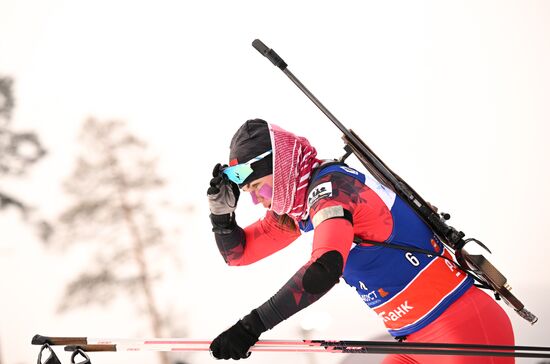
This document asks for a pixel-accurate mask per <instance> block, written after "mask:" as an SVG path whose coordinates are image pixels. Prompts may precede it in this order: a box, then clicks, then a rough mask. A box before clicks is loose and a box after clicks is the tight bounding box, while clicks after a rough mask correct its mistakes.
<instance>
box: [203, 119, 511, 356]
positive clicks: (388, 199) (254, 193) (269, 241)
mask: <svg viewBox="0 0 550 364" xmlns="http://www.w3.org/2000/svg"><path fill="white" fill-rule="evenodd" d="M240 189H241V190H242V191H243V192H248V193H250V195H251V197H252V200H253V201H254V203H255V204H261V205H263V207H265V208H266V209H267V212H266V215H265V217H264V218H262V219H260V220H259V221H256V222H254V223H252V224H251V225H249V226H247V227H245V228H241V227H240V226H239V225H238V224H237V222H236V218H235V208H236V206H237V201H238V199H239V195H240ZM207 195H208V201H209V207H210V212H211V215H210V219H211V222H212V226H213V228H212V231H213V232H214V235H215V239H216V243H217V247H218V249H219V251H220V253H221V255H222V257H223V258H224V260H225V262H226V263H227V264H228V265H231V266H240V265H248V264H252V263H254V262H257V261H259V260H260V259H263V258H265V257H267V256H269V255H271V254H273V253H275V252H277V251H279V250H281V249H283V248H284V247H286V246H288V245H289V244H290V243H292V242H293V241H294V240H296V239H297V238H298V237H299V236H300V235H301V233H304V232H308V231H312V230H313V231H314V234H313V249H312V252H311V258H310V259H309V261H308V262H306V263H305V264H304V265H303V266H302V267H300V268H299V269H298V271H297V272H296V273H295V274H294V275H293V276H292V277H290V279H289V280H288V282H287V283H286V284H285V285H284V286H283V287H282V288H281V289H280V290H279V291H277V292H276V293H275V294H274V295H273V296H272V297H271V298H269V299H268V300H267V301H266V302H265V303H264V304H262V305H260V306H259V307H257V308H255V309H253V310H252V311H251V312H250V313H249V314H248V315H246V316H244V317H243V318H242V319H240V320H238V321H237V322H236V323H235V324H234V325H233V326H232V327H230V328H229V329H227V330H226V331H224V332H222V333H221V334H220V335H219V336H218V337H216V338H215V339H214V340H213V342H212V344H211V346H210V349H211V352H212V354H213V355H214V356H215V357H216V358H218V359H241V358H247V357H248V356H249V355H250V354H249V348H250V347H251V346H253V345H254V344H255V343H256V342H257V341H258V339H259V337H260V335H261V334H262V333H263V332H265V331H267V330H269V329H272V328H273V327H274V326H276V325H277V324H278V323H280V322H281V321H283V320H286V319H287V318H289V317H290V316H292V315H293V314H295V313H296V312H298V311H299V310H302V309H303V308H305V307H307V306H309V305H311V304H312V303H314V302H315V301H317V300H318V299H319V298H320V297H322V296H323V295H324V294H326V293H327V292H328V291H329V290H330V289H331V288H332V287H333V286H334V285H335V284H336V283H338V282H339V280H340V278H341V277H343V279H344V280H345V282H346V283H347V284H349V285H350V286H353V287H355V289H356V291H357V293H358V294H359V296H360V297H361V298H362V299H363V301H364V302H365V303H366V304H367V305H368V306H369V307H370V308H371V309H373V310H374V312H375V313H376V314H377V315H378V316H379V317H380V319H381V320H382V321H383V322H384V324H385V326H386V328H387V329H388V331H389V333H390V334H391V335H392V336H394V337H395V338H397V339H400V340H403V339H405V340H407V341H408V342H424V343H429V342H441V343H467V344H491V345H514V333H513V330H512V325H511V322H510V319H509V317H508V315H507V314H506V313H505V312H504V310H503V309H502V308H501V307H500V306H499V305H498V303H497V302H495V300H494V299H493V298H492V297H491V296H489V295H488V294H486V293H485V292H483V291H482V290H480V289H479V288H477V287H476V286H475V285H474V282H473V279H472V277H471V276H470V275H468V274H467V273H466V272H464V271H463V270H462V269H460V267H459V266H458V265H457V264H455V263H454V261H453V258H452V255H451V254H450V252H449V251H448V250H447V249H446V247H445V246H444V245H443V244H442V243H441V241H439V239H438V238H437V236H435V234H434V233H433V231H431V230H430V228H429V227H428V226H427V225H426V224H425V223H424V222H423V221H422V220H421V219H420V218H419V217H418V216H417V215H416V214H415V212H414V211H413V210H412V209H411V208H410V207H409V206H408V205H407V204H406V203H405V202H404V201H403V200H402V199H401V198H400V197H399V196H396V194H395V193H394V192H393V191H392V190H390V189H389V188H387V187H386V186H384V185H382V184H380V183H379V182H377V181H376V180H375V179H373V178H372V177H371V176H370V175H365V174H363V173H361V172H359V171H357V170H355V169H352V168H350V167H348V166H347V165H345V164H343V163H339V162H335V161H330V160H320V159H318V158H317V153H316V150H315V148H314V147H312V146H311V145H310V143H309V142H308V141H307V139H305V138H303V137H299V136H296V135H294V134H292V133H290V132H288V131H286V130H283V129H282V128H280V127H278V126H277V125H274V124H271V123H267V122H265V121H264V120H261V119H253V120H248V121H247V122H245V123H244V124H243V125H242V126H241V127H240V128H239V129H238V130H237V132H236V133H235V135H234V136H233V138H232V140H231V144H230V152H229V165H221V164H217V165H216V166H215V168H214V171H213V176H212V179H211V181H210V187H209V188H208V191H207ZM381 242H382V243H391V244H397V245H401V246H404V247H412V248H417V249H422V250H424V251H425V250H428V251H430V252H433V254H432V255H428V254H422V253H415V252H409V251H405V250H400V249H392V248H388V247H384V246H382V245H380V244H376V245H375V243H381ZM371 243H372V244H371ZM474 362H475V363H506V364H509V363H514V358H513V357H471V356H439V355H437V356H436V355H404V354H399V355H397V354H393V355H388V356H386V358H385V359H384V363H385V364H390V363H474Z"/></svg>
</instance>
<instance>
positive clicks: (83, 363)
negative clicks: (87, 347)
mask: <svg viewBox="0 0 550 364" xmlns="http://www.w3.org/2000/svg"><path fill="white" fill-rule="evenodd" d="M79 355H80V356H81V357H82V359H80V361H76V358H77V356H79ZM71 364H91V361H90V357H89V356H88V354H86V353H85V351H84V350H82V349H81V348H79V347H77V348H75V350H74V351H73V353H72V354H71Z"/></svg>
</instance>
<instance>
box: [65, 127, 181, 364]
mask: <svg viewBox="0 0 550 364" xmlns="http://www.w3.org/2000/svg"><path fill="white" fill-rule="evenodd" d="M80 142H81V144H80V145H81V147H82V148H83V152H82V153H81V155H80V156H79V157H78V160H77V165H76V168H75V170H74V172H73V173H72V175H71V176H70V177H69V178H68V179H67V181H66V182H65V184H64V187H65V190H66V191H67V193H68V194H69V195H70V196H71V198H72V202H71V204H70V206H69V208H68V209H66V210H65V211H64V212H63V213H62V214H61V216H60V226H59V230H60V232H61V234H62V235H63V238H62V240H64V241H65V243H70V244H74V243H76V242H79V243H84V242H88V243H94V244H96V245H97V248H98V249H97V250H96V251H97V256H96V261H95V262H94V264H93V265H92V267H91V268H90V269H88V270H86V271H84V272H82V273H81V274H80V276H78V277H77V278H76V279H74V280H73V281H72V282H70V284H69V285H68V287H67V289H66V291H65V296H64V298H63V302H62V304H61V306H60V310H61V311H63V310H67V309H70V308H74V307H76V306H82V305H86V304H89V303H107V302H108V301H110V300H111V299H112V298H114V297H115V296H116V294H118V293H121V292H126V293H128V294H129V295H130V296H131V297H132V298H133V300H134V301H136V299H135V298H138V299H139V301H136V302H140V301H141V302H144V305H145V310H146V313H147V316H148V318H149V321H150V325H151V328H152V330H153V334H154V335H155V336H156V337H166V336H168V335H164V334H165V333H166V332H167V329H168V327H167V323H166V321H164V320H163V318H162V317H161V315H160V313H159V307H158V305H157V302H156V301H155V294H154V290H153V283H154V281H155V280H157V279H158V278H159V277H160V270H161V267H159V266H161V265H162V264H159V260H160V259H161V258H162V256H157V257H156V258H151V257H150V256H149V255H152V254H154V253H155V249H154V248H155V247H157V248H158V247H162V248H163V251H162V253H161V254H164V255H165V256H166V253H167V249H166V245H165V242H164V240H163V237H164V235H165V234H164V232H163V229H162V228H161V227H160V226H159V225H158V224H157V222H156V220H155V216H154V214H153V212H152V209H153V205H154V198H152V196H154V192H155V191H158V190H159V187H162V186H163V184H164V182H163V180H162V179H161V178H159V177H158V176H157V172H156V160H155V159H153V158H150V157H149V156H147V153H146V152H147V146H146V144H145V143H144V142H143V141H141V140H139V139H137V138H136V137H134V136H133V135H132V134H130V133H129V132H127V131H126V128H125V125H124V123H122V122H117V121H107V122H100V121H97V120H95V119H88V120H87V121H86V122H85V123H84V126H83V128H82V132H81V136H80ZM56 230H57V229H56ZM156 252H157V253H158V249H157V250H156ZM146 253H147V254H146ZM148 256H149V258H150V259H148ZM155 263H156V266H155ZM171 329H172V328H170V330H171ZM177 329H178V330H181V328H177ZM160 355H161V360H162V363H164V364H166V363H168V358H167V356H166V353H160Z"/></svg>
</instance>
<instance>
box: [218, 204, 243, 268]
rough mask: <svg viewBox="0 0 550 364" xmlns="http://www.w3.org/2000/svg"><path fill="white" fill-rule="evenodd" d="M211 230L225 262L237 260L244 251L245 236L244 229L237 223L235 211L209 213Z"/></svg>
mask: <svg viewBox="0 0 550 364" xmlns="http://www.w3.org/2000/svg"><path fill="white" fill-rule="evenodd" d="M210 221H211V222H212V231H213V232H214V236H215V238H216V245H217V246H218V250H219V251H220V254H221V256H222V257H223V259H224V260H225V262H226V263H229V262H231V261H233V260H238V259H239V258H240V257H241V256H242V255H243V253H244V247H245V243H246V237H245V234H244V230H243V229H242V228H241V227H240V226H239V225H237V222H236V220H235V213H232V214H226V215H214V214H210Z"/></svg>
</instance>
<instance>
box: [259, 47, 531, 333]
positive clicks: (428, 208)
mask: <svg viewBox="0 0 550 364" xmlns="http://www.w3.org/2000/svg"><path fill="white" fill-rule="evenodd" d="M252 46H253V47H254V48H255V49H256V50H257V51H258V52H260V53H261V54H262V55H263V56H265V57H266V58H267V59H269V60H270V61H271V63H273V64H274V65H275V66H276V67H278V68H279V69H281V71H283V73H284V74H285V75H287V76H288V78H290V80H291V81H292V82H294V84H295V85H296V86H298V88H299V89H300V90H301V91H302V92H303V93H304V94H305V95H306V96H307V97H308V98H309V99H310V100H311V101H312V102H313V103H314V104H315V105H316V106H317V107H318V108H319V109H320V110H321V111H322V112H323V113H324V114H325V115H326V116H327V117H328V118H329V119H330V120H331V121H332V122H333V123H334V125H336V127H338V129H340V131H341V132H342V133H343V134H344V135H343V136H342V139H343V141H344V143H345V146H344V150H345V154H344V155H343V156H342V157H341V158H340V161H341V162H343V161H344V160H345V159H346V158H347V157H349V156H350V155H351V154H352V153H353V154H354V155H355V156H356V157H357V159H359V161H360V162H361V163H362V164H363V166H364V167H365V168H366V169H367V170H368V171H369V172H370V173H371V174H372V176H373V177H374V178H376V179H377V180H378V181H379V182H380V183H382V184H383V185H385V186H387V187H388V188H390V189H392V190H393V191H394V192H395V193H396V194H397V195H398V196H399V197H401V198H402V199H403V200H404V201H405V202H406V203H407V204H408V205H409V206H410V207H411V208H412V209H413V210H414V211H415V212H416V214H417V215H418V216H419V217H420V218H421V219H422V220H423V221H424V222H425V223H426V224H427V225H428V226H429V227H430V228H431V229H432V231H433V232H434V233H435V234H436V236H437V237H438V238H439V239H440V240H441V241H442V243H443V244H444V245H445V246H447V247H448V248H449V249H450V250H451V251H452V252H453V254H454V256H455V258H456V260H457V263H458V264H459V265H460V267H461V268H462V269H464V270H465V271H466V272H468V273H469V274H471V275H472V276H473V277H474V278H475V279H476V280H477V281H478V282H479V283H480V284H481V286H482V287H483V288H487V289H490V290H492V291H493V292H494V293H495V298H496V299H500V298H502V299H503V300H504V302H506V304H508V305H509V306H511V307H512V308H513V309H514V310H515V311H516V312H517V313H518V314H519V315H520V316H521V317H522V318H524V319H525V320H527V321H528V322H530V323H531V324H534V323H535V322H537V320H538V318H537V317H536V316H535V315H534V314H532V313H531V312H530V311H528V310H527V309H526V308H525V305H524V304H523V303H522V302H521V301H520V300H519V299H517V298H516V297H515V296H514V294H512V292H511V287H510V286H509V285H508V282H507V279H506V277H505V276H504V275H503V274H502V273H501V272H500V271H499V270H498V269H497V268H495V267H494V266H493V265H492V264H491V263H490V262H489V261H488V260H487V258H485V257H484V256H483V255H481V254H470V253H468V252H467V251H466V250H465V249H464V248H465V245H466V244H467V243H469V242H475V243H476V244H478V245H480V246H481V247H482V248H484V249H485V250H487V251H488V252H489V253H490V252H491V251H490V250H489V249H488V248H487V247H486V246H485V245H484V244H483V243H482V242H480V241H479V240H477V239H474V238H467V239H465V238H464V237H465V236H466V235H465V234H464V233H463V232H462V231H459V230H457V229H455V228H454V227H452V226H450V225H448V224H447V220H449V219H450V215H449V214H447V213H438V212H437V211H436V209H435V208H434V207H433V206H432V205H431V204H429V203H427V202H426V201H425V200H424V199H423V198H422V197H421V196H420V195H419V194H418V193H417V192H416V191H415V190H414V189H413V188H412V187H411V186H410V185H409V184H408V183H407V182H405V180H403V179H402V178H401V177H399V175H397V174H396V173H395V172H393V171H392V170H391V169H390V168H389V167H388V166H387V165H386V164H385V163H384V162H383V161H382V160H381V159H380V158H379V157H378V156H377V155H376V154H375V153H374V152H373V151H372V149H370V148H369V146H368V145H367V144H365V142H363V141H362V140H361V138H359V136H358V135H357V134H356V133H355V132H354V131H353V130H351V129H348V128H346V127H345V126H344V125H343V124H342V123H341V122H340V121H338V119H336V117H335V116H334V115H333V114H332V113H331V112H330V111H329V110H328V109H327V108H326V107H325V106H324V105H323V104H322V103H321V102H320V101H319V100H318V99H317V98H316V97H315V96H314V95H313V94H312V93H311V92H310V91H309V90H308V89H307V88H306V87H305V86H304V85H303V84H302V83H301V82H300V80H298V79H297V78H296V76H294V75H293V74H292V72H290V71H289V70H288V68H287V66H288V65H287V64H286V62H285V61H284V60H283V59H282V58H281V57H280V56H279V55H278V54H277V53H276V52H275V51H274V50H273V49H271V48H268V47H267V46H266V45H265V44H264V43H262V41H260V40H259V39H256V40H254V41H253V42H252Z"/></svg>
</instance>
